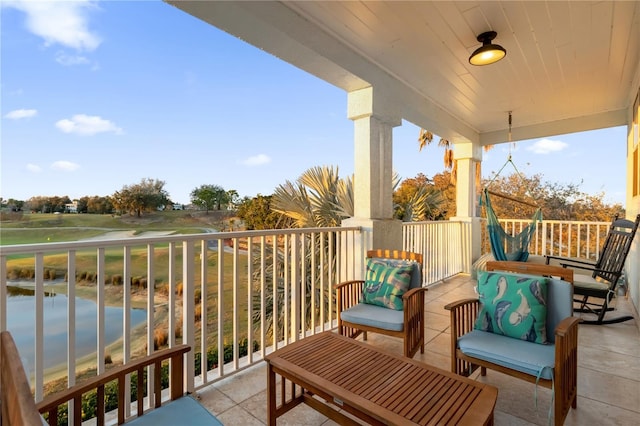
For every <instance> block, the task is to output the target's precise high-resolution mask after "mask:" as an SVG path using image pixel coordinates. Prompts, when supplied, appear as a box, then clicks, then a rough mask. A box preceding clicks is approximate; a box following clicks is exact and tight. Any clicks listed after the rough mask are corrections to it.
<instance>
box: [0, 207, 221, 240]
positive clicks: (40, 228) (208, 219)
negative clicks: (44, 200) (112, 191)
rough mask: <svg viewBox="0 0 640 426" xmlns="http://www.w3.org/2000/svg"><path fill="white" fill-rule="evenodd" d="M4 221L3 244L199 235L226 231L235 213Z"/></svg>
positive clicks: (1, 225) (185, 212)
mask: <svg viewBox="0 0 640 426" xmlns="http://www.w3.org/2000/svg"><path fill="white" fill-rule="evenodd" d="M11 217H12V218H13V219H14V220H3V221H2V222H0V245H14V244H37V243H47V242H64V241H78V240H81V239H84V238H93V237H97V236H100V235H102V234H104V233H107V232H111V231H122V230H131V231H134V232H136V233H142V232H148V231H174V232H176V233H179V234H197V233H202V232H206V230H208V229H217V230H224V229H226V228H227V227H228V223H227V221H226V219H228V218H231V217H233V214H232V213H231V212H226V211H225V212H209V213H208V214H207V213H205V212H201V211H192V210H176V211H166V212H165V211H163V212H151V213H145V214H144V215H142V217H139V218H138V217H135V216H129V215H124V216H115V215H100V214H41V213H36V214H29V213H25V214H23V215H22V216H17V215H13V216H11Z"/></svg>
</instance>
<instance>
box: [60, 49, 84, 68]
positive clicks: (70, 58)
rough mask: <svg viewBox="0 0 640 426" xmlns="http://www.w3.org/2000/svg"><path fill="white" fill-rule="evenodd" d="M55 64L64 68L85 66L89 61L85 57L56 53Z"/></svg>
mask: <svg viewBox="0 0 640 426" xmlns="http://www.w3.org/2000/svg"><path fill="white" fill-rule="evenodd" d="M56 62H57V63H59V64H60V65H64V66H72V65H87V64H90V63H91V61H90V60H89V59H88V58H86V57H85V56H81V55H67V54H66V53H64V52H58V53H56Z"/></svg>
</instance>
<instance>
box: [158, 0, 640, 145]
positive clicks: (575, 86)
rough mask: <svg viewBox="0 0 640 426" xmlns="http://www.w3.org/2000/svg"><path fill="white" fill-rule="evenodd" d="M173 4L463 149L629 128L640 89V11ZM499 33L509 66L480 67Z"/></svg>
mask: <svg viewBox="0 0 640 426" xmlns="http://www.w3.org/2000/svg"><path fill="white" fill-rule="evenodd" d="M167 2H168V3H170V4H174V5H175V6H177V7H178V8H180V9H182V10H184V11H185V12H187V13H190V14H192V15H194V16H196V17H198V18H200V19H202V20H204V21H206V22H209V23H211V24H212V25H214V26H216V27H219V28H221V29H223V30H225V31H227V32H229V33H231V34H233V35H235V36H237V37H239V38H241V39H243V40H246V41H247V42H249V43H251V44H253V45H255V46H257V47H259V48H262V49H264V50H266V51H268V52H270V53H272V54H274V55H276V56H278V57H280V58H282V59H283V60H285V61H287V62H289V63H291V64H293V65H296V66H298V67H299V68H302V69H304V70H306V71H308V72H310V73H312V74H314V75H316V76H318V77H320V78H322V79H324V80H326V81H328V82H330V83H332V84H334V85H336V86H338V87H341V88H343V89H345V90H347V91H351V90H355V89H358V88H362V87H366V86H369V85H374V87H376V88H383V89H382V90H383V96H384V98H385V101H386V102H385V104H386V105H387V106H388V113H390V114H394V115H398V116H400V117H401V118H404V119H407V120H409V121H411V122H413V123H415V124H416V125H418V126H421V127H426V128H429V129H430V130H432V131H434V133H436V134H438V135H440V136H443V137H446V138H449V139H450V140H452V141H454V142H455V141H459V140H471V141H480V143H482V144H483V145H485V144H492V143H498V142H504V141H506V139H507V137H506V127H507V126H506V124H507V112H508V111H513V115H514V130H513V139H514V140H519V139H529V138H535V137H542V136H548V135H555V134H561V133H569V132H576V131H583V130H591V129H596V128H603V127H611V126H616V125H624V124H626V123H627V115H626V114H627V108H628V107H629V106H630V105H631V104H632V103H633V101H634V99H635V93H636V92H635V89H637V87H638V85H639V84H640V2H637V1H616V2H609V1H602V2H583V1H548V2H544V1H535V2H533V1H446V2H444V1H420V2H416V1H410V2H409V1H408V2H404V1H401V2H398V1H376V2H368V1H349V2H346V1H345V2H342V1H291V2H198V1H176V0H168V1H167ZM487 30H493V31H497V33H498V37H497V38H496V40H495V41H494V42H495V43H498V44H500V45H502V46H503V47H504V48H506V50H507V56H506V58H505V59H503V60H502V61H500V62H498V63H496V64H493V65H488V66H484V67H475V66H473V65H470V64H469V63H468V57H469V55H470V54H471V52H473V51H474V50H475V49H476V48H478V47H479V46H480V43H479V42H478V41H477V40H476V37H477V35H478V34H480V33H482V32H484V31H487Z"/></svg>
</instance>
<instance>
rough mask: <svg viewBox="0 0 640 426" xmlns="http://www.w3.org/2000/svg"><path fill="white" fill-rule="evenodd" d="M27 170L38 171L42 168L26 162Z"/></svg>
mask: <svg viewBox="0 0 640 426" xmlns="http://www.w3.org/2000/svg"><path fill="white" fill-rule="evenodd" d="M27 170H29V171H30V172H31V173H40V172H41V171H42V168H41V167H40V166H38V165H36V164H31V163H29V164H27Z"/></svg>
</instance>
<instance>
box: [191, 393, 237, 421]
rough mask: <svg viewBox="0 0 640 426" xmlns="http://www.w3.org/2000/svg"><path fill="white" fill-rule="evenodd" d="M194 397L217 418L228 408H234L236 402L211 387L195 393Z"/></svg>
mask: <svg viewBox="0 0 640 426" xmlns="http://www.w3.org/2000/svg"><path fill="white" fill-rule="evenodd" d="M196 396H197V399H198V401H199V402H200V404H202V405H203V406H204V407H205V408H206V409H207V410H209V411H210V412H211V413H212V414H213V415H214V416H217V415H219V414H221V413H223V412H225V411H227V410H229V409H230V408H233V407H234V406H236V402H235V401H233V400H232V399H231V398H229V397H228V396H226V395H225V394H223V393H222V392H220V391H219V390H218V389H216V388H215V387H213V386H208V387H206V388H204V389H202V390H199V391H197V392H196Z"/></svg>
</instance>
